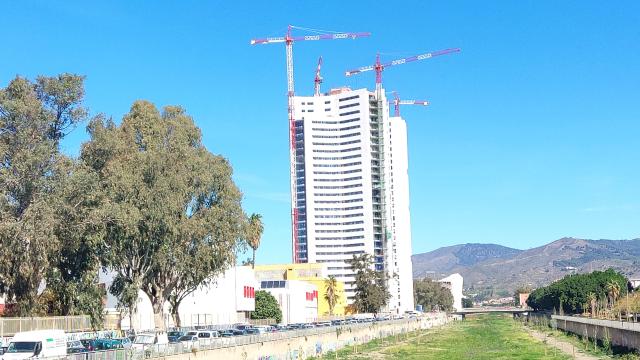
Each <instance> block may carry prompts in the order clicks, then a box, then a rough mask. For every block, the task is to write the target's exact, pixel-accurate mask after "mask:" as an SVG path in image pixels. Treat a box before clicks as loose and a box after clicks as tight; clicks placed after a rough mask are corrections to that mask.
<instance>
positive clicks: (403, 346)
mask: <svg viewBox="0 0 640 360" xmlns="http://www.w3.org/2000/svg"><path fill="white" fill-rule="evenodd" d="M335 358H336V356H335V353H332V354H327V355H326V356H325V357H324V359H335ZM337 358H338V359H367V360H376V359H402V360H410V359H420V360H423V359H425V360H429V359H446V360H455V359H474V360H476V359H477V360H484V359H486V360H489V359H491V360H495V359H505V360H506V359H522V360H524V359H531V360H538V359H549V360H550V359H570V358H571V356H567V355H565V354H563V353H560V351H559V350H554V348H552V347H550V346H547V345H546V344H544V343H542V342H539V341H537V340H534V339H533V338H532V337H531V336H530V335H529V334H528V333H527V331H526V329H525V328H524V327H523V326H522V325H521V324H520V323H518V322H516V321H513V320H512V319H511V317H510V316H506V315H478V316H468V317H467V318H466V319H465V320H464V321H457V322H454V323H452V324H449V325H446V326H443V327H440V328H435V329H430V330H427V331H419V332H414V333H411V334H408V335H407V336H404V335H403V336H402V337H399V338H387V339H384V340H375V341H372V342H370V343H367V344H364V345H360V346H359V347H358V348H357V349H354V348H353V347H348V348H345V349H342V350H340V351H339V352H338V356H337Z"/></svg>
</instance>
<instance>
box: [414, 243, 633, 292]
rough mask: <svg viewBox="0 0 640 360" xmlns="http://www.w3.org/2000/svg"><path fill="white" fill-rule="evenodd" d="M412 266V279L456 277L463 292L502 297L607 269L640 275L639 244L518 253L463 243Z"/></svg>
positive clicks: (561, 247) (583, 245)
mask: <svg viewBox="0 0 640 360" xmlns="http://www.w3.org/2000/svg"><path fill="white" fill-rule="evenodd" d="M412 261H413V276H414V278H420V277H424V276H431V277H441V276H443V275H448V274H451V273H454V272H458V273H460V274H461V275H462V276H463V277H464V287H465V288H466V289H472V290H473V289H480V290H482V289H494V290H501V292H503V293H505V292H512V291H513V290H515V289H516V288H517V287H518V286H520V285H530V286H533V287H538V286H541V285H546V284H548V283H550V282H552V281H554V280H557V279H560V278H562V277H563V276H565V275H567V274H570V273H573V272H578V273H583V272H589V271H592V270H604V269H607V268H609V267H612V268H614V269H616V270H618V271H620V272H622V273H623V274H625V275H627V276H636V275H640V239H634V240H583V239H574V238H562V239H560V240H556V241H554V242H551V243H549V244H547V245H544V246H540V247H536V248H532V249H529V250H524V251H523V250H517V249H512V248H508V247H505V246H500V245H495V244H464V245H455V246H448V247H443V248H440V249H437V250H434V251H430V252H427V253H423V254H416V255H413V256H412Z"/></svg>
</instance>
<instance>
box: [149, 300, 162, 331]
mask: <svg viewBox="0 0 640 360" xmlns="http://www.w3.org/2000/svg"><path fill="white" fill-rule="evenodd" d="M151 305H152V307H153V324H154V326H155V327H156V329H159V330H166V326H165V323H164V314H163V313H162V310H163V306H162V305H163V304H162V301H161V300H160V299H155V300H154V301H153V302H152V304H151Z"/></svg>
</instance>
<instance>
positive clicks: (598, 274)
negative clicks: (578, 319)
mask: <svg viewBox="0 0 640 360" xmlns="http://www.w3.org/2000/svg"><path fill="white" fill-rule="evenodd" d="M627 282H628V281H627V279H626V278H625V277H624V275H622V274H620V273H618V272H616V271H615V270H613V269H608V270H606V271H594V272H591V273H588V274H572V275H567V276H565V277H564V278H562V279H560V280H558V281H555V282H553V283H551V284H549V285H548V286H544V287H541V288H537V289H535V290H534V291H532V292H531V294H530V295H529V298H528V299H527V304H528V305H529V306H530V307H531V308H532V309H534V310H549V311H551V310H554V309H557V310H558V311H560V308H562V312H563V313H565V314H576V313H583V312H584V311H585V310H587V309H586V308H587V307H590V306H591V304H593V302H592V299H593V297H592V296H591V295H590V294H593V295H594V296H595V298H596V299H607V298H610V296H611V295H612V294H613V293H610V291H609V290H608V288H609V287H610V284H612V283H615V284H617V286H618V287H617V289H618V291H619V293H617V295H618V296H620V295H624V294H626V292H627Z"/></svg>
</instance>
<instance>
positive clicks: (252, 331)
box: [245, 327, 260, 335]
mask: <svg viewBox="0 0 640 360" xmlns="http://www.w3.org/2000/svg"><path fill="white" fill-rule="evenodd" d="M245 331H246V333H247V335H260V330H258V329H256V328H254V327H249V328H246V329H245Z"/></svg>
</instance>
